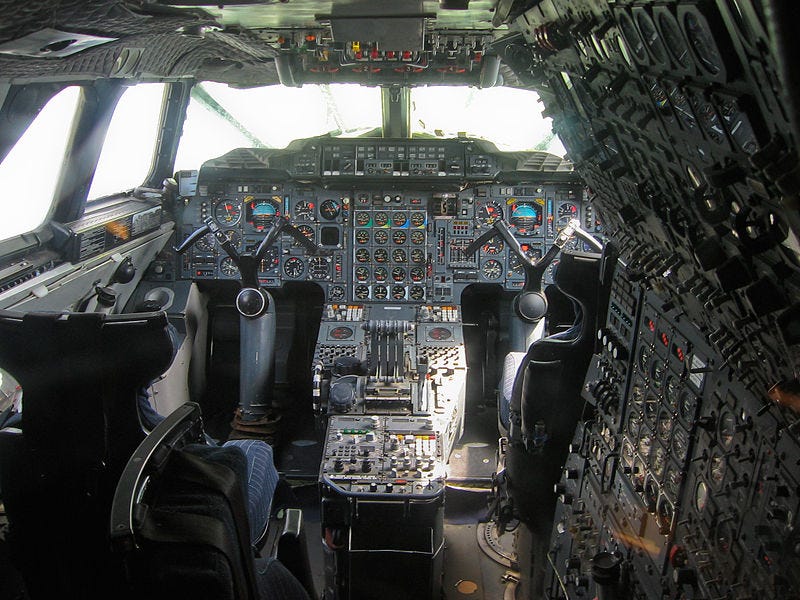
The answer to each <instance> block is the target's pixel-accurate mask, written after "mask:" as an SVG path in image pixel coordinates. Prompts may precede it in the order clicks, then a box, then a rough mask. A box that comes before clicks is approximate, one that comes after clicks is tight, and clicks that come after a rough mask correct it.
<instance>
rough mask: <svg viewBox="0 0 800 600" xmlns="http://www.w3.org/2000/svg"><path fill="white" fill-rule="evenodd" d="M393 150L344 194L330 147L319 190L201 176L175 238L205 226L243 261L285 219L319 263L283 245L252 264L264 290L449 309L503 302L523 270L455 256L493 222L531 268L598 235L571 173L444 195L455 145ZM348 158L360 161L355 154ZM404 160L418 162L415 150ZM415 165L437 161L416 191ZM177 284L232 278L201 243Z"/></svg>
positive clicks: (295, 161) (485, 257)
mask: <svg viewBox="0 0 800 600" xmlns="http://www.w3.org/2000/svg"><path fill="white" fill-rule="evenodd" d="M440 144H442V142H440ZM391 148H392V150H393V151H394V152H395V154H398V152H399V156H400V157H401V158H400V159H398V160H395V161H392V160H389V159H387V158H386V157H382V158H383V160H384V161H385V162H386V171H385V172H384V171H381V172H380V173H376V172H374V169H373V167H371V166H369V165H372V163H371V162H370V161H369V160H366V159H365V160H362V161H360V162H359V161H356V162H355V163H354V164H355V165H356V166H354V167H353V168H354V169H355V168H358V169H361V170H362V171H359V172H369V171H370V170H372V171H373V172H372V173H371V175H372V177H371V178H370V179H368V180H365V179H362V180H359V181H357V182H355V181H352V180H348V183H349V185H341V184H339V183H340V181H341V180H340V179H338V177H337V176H338V175H340V174H341V173H342V169H343V168H344V163H347V164H350V161H349V159H347V158H346V157H343V156H342V155H343V154H345V153H343V151H342V150H341V148H340V147H339V146H338V145H337V146H335V148H334V149H333V150H332V149H331V148H330V147H328V146H325V145H323V147H322V148H321V149H320V148H318V149H317V153H318V154H319V155H320V157H321V158H319V159H318V160H316V161H311V162H312V163H313V164H314V165H318V166H320V168H321V169H322V171H321V173H322V174H323V175H325V179H323V180H321V181H319V182H314V183H308V182H301V181H298V180H297V179H295V178H292V177H289V176H287V174H286V173H283V176H282V177H281V176H278V175H274V176H272V177H269V176H267V177H265V175H270V174H272V173H273V171H270V170H267V169H263V170H261V172H259V171H258V170H255V169H209V171H208V172H204V171H201V172H200V174H199V177H198V182H197V186H196V189H197V192H196V194H195V195H194V197H192V198H190V199H188V202H187V204H186V208H185V210H184V216H183V224H182V226H181V229H180V235H181V236H182V237H183V238H185V237H187V236H188V235H189V234H190V233H191V232H192V231H194V230H195V229H197V228H198V227H200V226H202V223H203V220H204V219H206V218H208V217H211V218H213V219H214V220H215V221H216V222H217V223H218V224H219V226H220V227H221V228H222V229H223V231H224V233H225V235H226V236H227V237H228V238H229V239H230V240H231V241H232V243H233V244H234V246H235V247H236V248H237V250H238V251H239V252H248V251H253V250H254V249H255V248H256V247H257V246H258V245H259V244H260V242H261V240H262V239H263V238H264V236H265V235H266V233H267V231H268V230H269V228H270V226H271V224H272V221H273V219H274V218H275V217H276V216H286V217H288V218H289V219H290V220H291V222H292V223H293V224H294V225H295V226H296V227H297V228H298V229H299V230H300V231H301V232H302V233H303V234H305V235H306V236H307V237H308V238H309V239H310V240H311V241H312V242H313V243H314V244H315V245H317V246H319V247H320V248H321V249H322V250H323V252H324V254H322V255H315V256H309V255H308V254H307V252H306V250H305V249H304V248H303V247H301V246H300V245H299V244H298V243H297V241H296V240H293V239H292V238H291V237H290V236H288V235H284V236H282V237H281V238H280V239H279V240H278V241H277V242H276V243H275V244H274V245H273V246H272V247H271V248H270V249H269V251H268V253H267V255H266V256H265V258H264V259H263V260H262V262H261V265H260V269H259V280H260V281H261V283H262V285H264V286H266V287H277V286H281V285H283V284H284V283H287V282H293V281H313V282H316V283H317V284H319V285H320V286H322V287H323V288H324V290H325V298H326V301H328V302H334V303H340V302H379V303H380V302H414V303H423V302H451V301H453V300H454V299H458V297H459V295H460V293H461V291H462V290H463V289H464V287H466V286H467V285H469V284H471V283H491V284H497V285H500V286H502V287H503V288H504V289H506V290H516V289H520V288H521V287H522V285H523V282H524V275H523V271H522V268H521V264H520V262H519V260H518V259H517V257H516V255H514V254H513V253H512V252H510V251H509V249H508V248H506V247H505V244H504V242H503V241H502V240H500V239H499V238H496V239H495V240H493V241H491V242H489V243H487V244H485V245H484V246H483V247H482V248H481V249H480V251H479V252H477V253H475V254H474V255H471V256H468V255H466V253H465V249H466V247H467V246H468V245H469V244H470V242H472V241H473V240H474V239H475V238H476V237H478V236H479V235H481V234H482V233H483V232H485V231H486V230H487V229H488V228H490V227H491V226H492V224H493V223H494V222H495V221H497V220H503V221H504V222H505V223H506V224H508V225H509V227H510V229H511V231H512V233H513V235H514V236H515V237H516V238H517V239H518V240H519V241H520V243H521V245H522V248H523V249H524V250H525V251H526V252H527V253H528V255H529V256H541V255H542V254H543V253H544V252H545V251H546V250H547V248H548V247H549V245H550V244H551V243H552V241H553V239H554V238H555V236H556V234H557V233H558V231H559V229H561V228H562V227H563V226H564V225H566V223H567V222H568V221H569V220H570V219H573V218H577V219H580V220H581V222H582V223H583V225H584V227H585V229H587V230H588V231H590V232H593V233H601V232H602V224H601V219H600V215H599V214H598V213H597V211H596V210H595V208H594V206H592V204H591V203H590V198H589V196H588V195H587V192H586V191H585V190H584V189H583V187H582V186H581V185H580V182H579V181H578V180H577V179H576V178H575V177H574V176H573V175H572V174H571V173H569V172H567V173H536V174H532V173H522V172H518V173H516V177H517V178H518V179H519V181H520V183H508V184H496V183H489V182H487V183H484V182H479V181H468V180H467V179H461V180H459V182H458V185H453V183H452V181H451V180H450V177H449V175H450V174H452V172H453V171H456V172H458V173H459V174H463V172H464V170H467V166H465V165H463V164H462V163H461V162H459V161H456V160H455V159H453V158H452V157H453V156H456V155H457V152H456V151H458V150H461V144H460V142H452V144H445V145H444V146H442V151H441V156H442V157H444V158H441V159H437V158H435V156H437V155H438V154H436V153H438V150H437V151H436V153H433V152H432V153H431V156H434V158H431V159H427V158H423V159H419V158H417V159H416V161H414V160H409V158H408V157H409V154H410V151H409V149H408V148H407V147H399V148H400V150H398V147H395V146H391ZM307 150H308V149H307V148H304V149H302V150H300V151H298V152H297V153H296V154H294V155H293V158H292V161H291V164H292V165H293V167H292V168H293V170H297V169H300V170H301V171H302V168H301V167H302V166H303V165H305V164H307V162H308V161H307V160H306V159H304V158H303V157H304V156H306V154H307ZM334 150H335V151H334ZM351 152H352V153H353V154H354V157H357V156H360V154H359V153H360V152H361V146H357V147H353V148H352V149H351ZM412 154H413V156H414V157H418V156H419V154H423V156H425V157H427V154H425V153H420V152H419V151H418V149H417V151H415V152H414V153H412ZM332 155H335V156H337V158H336V159H335V161H334V159H331V158H329V157H330V156H332ZM448 157H450V158H448ZM395 158H397V157H395ZM284 160H285V157H284ZM354 160H355V158H354ZM376 160H377V159H376ZM419 160H423V161H424V160H429V161H430V163H431V169H433V162H436V161H437V160H438V161H439V162H437V167H436V169H435V170H432V171H431V172H430V173H434V172H435V173H436V175H435V177H436V179H435V180H430V181H424V182H423V181H421V179H422V178H425V177H428V176H429V175H430V174H429V173H428V172H424V173H423V172H422V171H419V169H418V167H419V166H420V165H417V162H419ZM471 160H472V167H471V168H472V169H473V170H474V169H477V168H478V166H476V165H477V162H481V164H483V165H492V168H493V169H496V168H497V164H498V162H499V159H495V158H493V157H487V158H486V159H485V160H483V161H476V160H475V159H474V157H473V158H472V159H471ZM448 161H449V162H448ZM298 165H300V167H298ZM412 167H413V168H412ZM448 167H449V168H448ZM486 168H487V169H488V167H486ZM415 169H416V170H417V171H418V176H417V177H416V178H413V177H410V178H409V180H408V183H407V184H404V185H402V186H401V185H398V183H396V182H395V180H396V179H397V177H398V176H399V177H404V176H406V175H409V174H410V173H413V172H414V170H415ZM440 169H441V170H440ZM364 170H366V171H364ZM353 172H355V171H351V174H352V173H353ZM523 177H524V179H523ZM387 179H389V180H391V181H386V180H387ZM508 179H509V180H511V181H513V180H512V179H511V178H508ZM367 182H369V183H367ZM334 184H339V185H334ZM551 275H552V274H551V273H550V272H549V273H548V275H547V277H548V278H550V277H551ZM181 276H182V277H183V278H186V279H194V280H225V279H231V280H235V279H238V277H239V273H238V269H237V268H236V266H235V265H234V264H233V261H232V260H231V259H230V258H229V257H227V256H226V255H225V254H224V252H222V251H221V250H220V248H219V247H218V246H216V245H215V243H214V239H213V237H212V236H207V237H206V238H203V239H201V240H200V241H199V242H198V243H197V244H195V246H194V247H193V249H192V250H191V251H190V252H188V253H187V254H186V255H185V256H184V257H183V263H182V266H181Z"/></svg>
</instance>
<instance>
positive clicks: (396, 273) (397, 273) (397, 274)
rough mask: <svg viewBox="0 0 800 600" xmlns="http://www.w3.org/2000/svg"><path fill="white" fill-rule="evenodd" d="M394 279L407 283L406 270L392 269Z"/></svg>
mask: <svg viewBox="0 0 800 600" xmlns="http://www.w3.org/2000/svg"><path fill="white" fill-rule="evenodd" d="M392 279H394V280H395V281H405V279H406V270H405V269H404V268H403V267H394V268H393V269H392Z"/></svg>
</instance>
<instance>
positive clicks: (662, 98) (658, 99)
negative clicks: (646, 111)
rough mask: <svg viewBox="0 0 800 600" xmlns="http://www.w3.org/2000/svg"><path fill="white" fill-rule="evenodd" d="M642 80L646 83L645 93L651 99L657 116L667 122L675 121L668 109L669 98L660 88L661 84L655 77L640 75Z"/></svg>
mask: <svg viewBox="0 0 800 600" xmlns="http://www.w3.org/2000/svg"><path fill="white" fill-rule="evenodd" d="M642 79H643V80H644V81H645V83H647V91H648V92H650V98H652V99H653V104H655V105H656V109H657V110H658V114H660V115H661V116H662V117H663V118H664V119H666V120H667V121H668V122H670V123H672V122H673V121H674V120H675V115H674V114H673V113H672V109H671V108H670V103H669V97H667V91H666V90H665V89H664V88H663V87H661V84H660V83H659V82H658V80H657V79H656V78H655V77H650V76H648V75H642Z"/></svg>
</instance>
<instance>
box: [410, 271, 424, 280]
mask: <svg viewBox="0 0 800 600" xmlns="http://www.w3.org/2000/svg"><path fill="white" fill-rule="evenodd" d="M410 276H411V281H414V282H416V283H418V282H420V281H422V280H423V279H425V269H423V268H422V267H413V268H412V269H411V272H410Z"/></svg>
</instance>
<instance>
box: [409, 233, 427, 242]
mask: <svg viewBox="0 0 800 600" xmlns="http://www.w3.org/2000/svg"><path fill="white" fill-rule="evenodd" d="M411 243H412V244H416V245H420V244H424V243H425V232H424V231H412V232H411Z"/></svg>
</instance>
